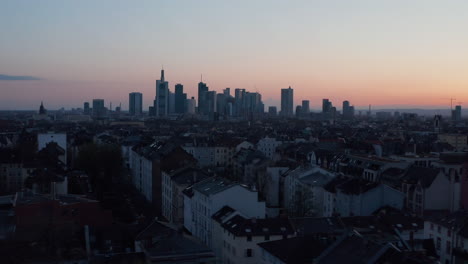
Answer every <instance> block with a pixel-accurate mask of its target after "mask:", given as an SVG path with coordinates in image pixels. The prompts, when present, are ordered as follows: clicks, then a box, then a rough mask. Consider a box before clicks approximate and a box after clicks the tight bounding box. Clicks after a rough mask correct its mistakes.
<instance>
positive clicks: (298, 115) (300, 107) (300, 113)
mask: <svg viewBox="0 0 468 264" xmlns="http://www.w3.org/2000/svg"><path fill="white" fill-rule="evenodd" d="M302 115H303V113H302V105H298V106H296V117H301V116H302Z"/></svg>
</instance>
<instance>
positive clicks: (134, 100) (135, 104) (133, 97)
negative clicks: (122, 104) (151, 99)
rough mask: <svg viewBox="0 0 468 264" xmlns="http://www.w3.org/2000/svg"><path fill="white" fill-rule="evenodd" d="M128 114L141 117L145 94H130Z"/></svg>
mask: <svg viewBox="0 0 468 264" xmlns="http://www.w3.org/2000/svg"><path fill="white" fill-rule="evenodd" d="M128 113H129V114H130V115H137V116H138V115H141V114H142V113H143V94H142V93H137V92H134V93H130V94H129V95H128Z"/></svg>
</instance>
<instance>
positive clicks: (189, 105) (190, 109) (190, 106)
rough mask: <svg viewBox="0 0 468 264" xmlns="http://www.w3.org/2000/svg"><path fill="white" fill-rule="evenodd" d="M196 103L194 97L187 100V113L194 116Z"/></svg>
mask: <svg viewBox="0 0 468 264" xmlns="http://www.w3.org/2000/svg"><path fill="white" fill-rule="evenodd" d="M196 105H197V102H196V101H195V97H192V98H190V99H187V113H189V114H192V115H193V114H195V109H196Z"/></svg>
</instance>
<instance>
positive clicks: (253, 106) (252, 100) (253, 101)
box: [244, 92, 264, 114]
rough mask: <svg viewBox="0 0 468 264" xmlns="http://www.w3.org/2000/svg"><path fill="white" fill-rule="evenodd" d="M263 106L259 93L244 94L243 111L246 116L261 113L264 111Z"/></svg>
mask: <svg viewBox="0 0 468 264" xmlns="http://www.w3.org/2000/svg"><path fill="white" fill-rule="evenodd" d="M263 107H264V105H263V102H262V95H261V94H259V93H251V92H246V93H245V107H244V111H245V112H246V113H247V114H251V113H261V112H263V111H264V109H263Z"/></svg>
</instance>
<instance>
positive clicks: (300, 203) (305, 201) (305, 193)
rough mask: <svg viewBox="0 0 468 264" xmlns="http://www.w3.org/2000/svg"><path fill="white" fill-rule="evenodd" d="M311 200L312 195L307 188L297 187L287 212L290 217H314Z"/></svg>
mask: <svg viewBox="0 0 468 264" xmlns="http://www.w3.org/2000/svg"><path fill="white" fill-rule="evenodd" d="M313 199H314V196H313V193H312V191H311V190H310V189H309V188H306V187H304V186H298V187H297V189H296V191H295V193H294V194H293V204H292V206H291V210H290V212H289V213H290V215H291V216H294V217H306V216H315V214H316V212H315V208H314V205H313Z"/></svg>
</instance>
